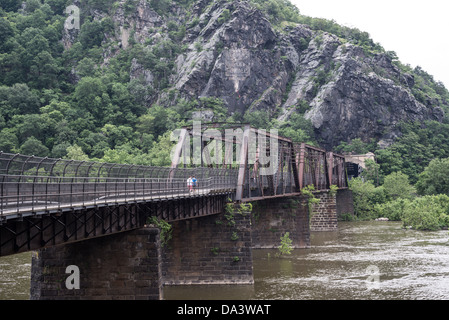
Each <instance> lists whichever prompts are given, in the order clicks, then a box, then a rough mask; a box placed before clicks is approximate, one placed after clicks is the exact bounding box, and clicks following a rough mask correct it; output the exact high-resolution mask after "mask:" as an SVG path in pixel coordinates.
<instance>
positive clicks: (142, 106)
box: [0, 0, 449, 184]
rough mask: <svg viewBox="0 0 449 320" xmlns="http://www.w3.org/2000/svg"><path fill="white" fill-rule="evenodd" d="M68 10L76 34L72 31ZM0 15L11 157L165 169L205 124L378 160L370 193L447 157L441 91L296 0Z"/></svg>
mask: <svg viewBox="0 0 449 320" xmlns="http://www.w3.org/2000/svg"><path fill="white" fill-rule="evenodd" d="M70 5H75V6H76V7H78V8H79V9H80V14H79V19H80V20H79V21H80V25H79V28H67V26H66V27H65V26H64V24H65V23H66V20H67V19H68V16H69V14H70V12H66V8H67V7H68V6H70ZM0 7H1V9H0V150H2V151H3V152H12V153H23V154H30V155H36V156H48V157H54V158H73V159H94V160H99V161H108V162H121V163H135V164H146V165H168V164H169V163H170V159H169V152H170V149H171V146H172V142H170V133H171V132H172V131H173V130H174V129H177V128H180V127H181V126H182V125H185V124H189V123H191V121H192V118H193V117H194V116H199V117H201V119H203V121H232V122H249V123H251V124H252V125H253V126H255V127H259V128H264V129H270V128H277V129H279V131H280V133H281V134H282V135H285V136H288V137H290V138H292V139H293V140H295V141H298V142H300V141H304V142H307V143H310V144H315V145H318V146H321V147H323V148H326V149H334V150H337V151H340V152H356V153H364V152H368V151H371V152H375V154H376V156H377V160H378V164H377V166H378V167H377V170H376V181H374V180H373V183H374V182H376V183H380V184H382V183H383V181H384V178H385V177H386V176H387V175H389V174H391V173H394V172H398V171H401V172H403V173H405V174H407V176H408V178H409V179H410V182H411V183H412V184H415V183H417V182H418V180H419V175H420V174H421V172H423V171H424V169H425V168H426V167H427V166H428V165H429V163H430V161H431V160H432V159H435V158H447V157H449V119H448V117H447V114H448V112H449V93H448V91H447V90H446V88H445V87H444V86H443V84H442V83H439V82H436V81H435V80H434V79H433V77H432V76H431V75H429V74H428V73H426V72H425V71H424V70H422V69H421V68H420V67H416V68H412V67H410V66H408V65H404V64H402V63H401V62H400V61H398V58H397V56H396V54H395V53H394V52H393V51H386V50H385V49H384V48H383V47H382V46H381V44H378V43H374V42H373V41H372V39H371V38H370V36H369V34H368V33H367V32H363V31H360V30H358V29H354V28H347V27H343V26H340V25H338V24H337V23H335V22H334V21H328V20H324V19H317V18H312V17H306V16H303V15H301V14H300V11H299V10H300V8H299V10H298V8H296V7H295V6H293V5H292V4H291V3H290V2H289V1H288V0H251V1H231V0H216V1H213V0H197V1H194V0H120V1H106V0H73V1H72V0H27V1H18V0H1V1H0ZM230 70H231V71H232V72H230ZM375 169H376V168H375Z"/></svg>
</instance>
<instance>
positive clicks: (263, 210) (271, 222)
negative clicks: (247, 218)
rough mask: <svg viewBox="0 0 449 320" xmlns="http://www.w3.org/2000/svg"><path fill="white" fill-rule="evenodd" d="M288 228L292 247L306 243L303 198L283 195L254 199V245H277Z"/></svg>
mask: <svg viewBox="0 0 449 320" xmlns="http://www.w3.org/2000/svg"><path fill="white" fill-rule="evenodd" d="M286 232H288V233H289V235H290V239H291V240H292V241H293V242H292V247H294V248H298V249H302V248H309V247H310V230H309V211H308V206H307V198H306V197H304V196H299V197H285V198H277V199H267V200H263V201H257V202H256V203H255V205H254V208H253V213H252V236H253V247H254V248H260V249H262V248H266V249H271V248H277V247H279V245H280V244H281V239H280V238H281V237H282V236H284V235H285V233H286Z"/></svg>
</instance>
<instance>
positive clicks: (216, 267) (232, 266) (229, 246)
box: [163, 212, 254, 285]
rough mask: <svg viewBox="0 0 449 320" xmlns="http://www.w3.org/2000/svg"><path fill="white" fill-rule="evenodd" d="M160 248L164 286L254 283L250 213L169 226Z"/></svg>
mask: <svg viewBox="0 0 449 320" xmlns="http://www.w3.org/2000/svg"><path fill="white" fill-rule="evenodd" d="M172 225H173V233H172V239H171V240H170V241H169V242H168V244H167V245H166V246H165V247H164V248H163V252H164V254H163V257H164V266H163V272H164V284H165V285H199V284H211V285H214V284H239V285H240V284H242V285H243V284H244V285H246V284H253V283H254V278H253V261H252V240H251V221H250V214H249V213H246V214H240V213H226V212H225V213H221V214H217V215H214V216H206V217H200V218H197V219H190V220H181V221H175V222H173V223H172Z"/></svg>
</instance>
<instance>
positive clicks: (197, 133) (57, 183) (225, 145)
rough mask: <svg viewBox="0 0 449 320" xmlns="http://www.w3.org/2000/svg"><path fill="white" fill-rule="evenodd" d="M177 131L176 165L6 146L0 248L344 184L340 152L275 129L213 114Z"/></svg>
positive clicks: (0, 162) (0, 180)
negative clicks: (215, 119)
mask: <svg viewBox="0 0 449 320" xmlns="http://www.w3.org/2000/svg"><path fill="white" fill-rule="evenodd" d="M178 133H179V136H178V143H177V145H176V147H175V148H174V152H173V156H172V159H173V163H172V165H171V167H151V166H139V165H130V164H112V163H100V162H91V161H77V160H67V159H51V158H41V157H35V156H27V155H21V154H8V153H0V256H4V255H9V254H14V253H19V252H23V251H29V250H36V249H39V248H43V247H48V246H52V245H57V244H64V243H70V242H73V241H79V240H85V239H90V238H95V237H99V236H105V235H110V234H114V233H118V232H121V231H126V230H133V229H138V228H141V227H143V226H144V225H145V223H146V221H147V218H148V217H150V216H155V217H157V218H160V219H163V220H166V221H168V222H172V221H178V220H185V219H192V218H198V217H201V216H207V215H214V214H218V213H220V212H222V211H223V208H224V206H225V204H226V202H227V201H229V199H230V200H232V201H234V202H251V201H258V200H266V199H272V198H280V197H291V196H295V195H300V194H301V190H302V189H303V188H304V187H307V186H313V188H314V189H315V190H317V191H320V190H328V189H329V188H330V186H331V185H335V186H337V187H338V188H340V189H344V188H347V180H346V175H345V163H344V157H343V156H341V155H337V154H335V153H332V152H326V151H325V150H322V149H319V148H316V147H313V146H310V145H306V144H304V143H300V144H297V143H293V142H292V141H291V140H290V139H287V138H284V137H281V136H279V135H277V134H276V132H274V133H273V132H266V131H264V130H258V129H255V128H252V127H250V126H249V125H241V124H236V125H229V124H222V123H214V124H208V125H204V124H203V125H202V126H198V125H196V126H195V124H194V125H193V126H191V127H184V128H182V129H181V130H180V131H179V132H178ZM189 176H196V178H197V180H198V186H197V187H196V188H195V190H194V192H189V190H188V188H187V183H186V180H187V179H188V178H189Z"/></svg>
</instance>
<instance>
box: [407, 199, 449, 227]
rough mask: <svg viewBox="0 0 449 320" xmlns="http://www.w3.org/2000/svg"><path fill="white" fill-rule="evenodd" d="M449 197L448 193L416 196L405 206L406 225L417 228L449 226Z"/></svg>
mask: <svg viewBox="0 0 449 320" xmlns="http://www.w3.org/2000/svg"><path fill="white" fill-rule="evenodd" d="M448 213H449V197H448V196H447V195H436V196H424V197H421V198H416V199H415V200H414V201H412V202H410V203H409V204H408V205H406V206H405V208H404V214H403V217H402V222H403V225H404V227H409V226H410V227H412V228H413V229H416V230H438V229H441V228H443V227H448V226H449V215H448Z"/></svg>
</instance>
